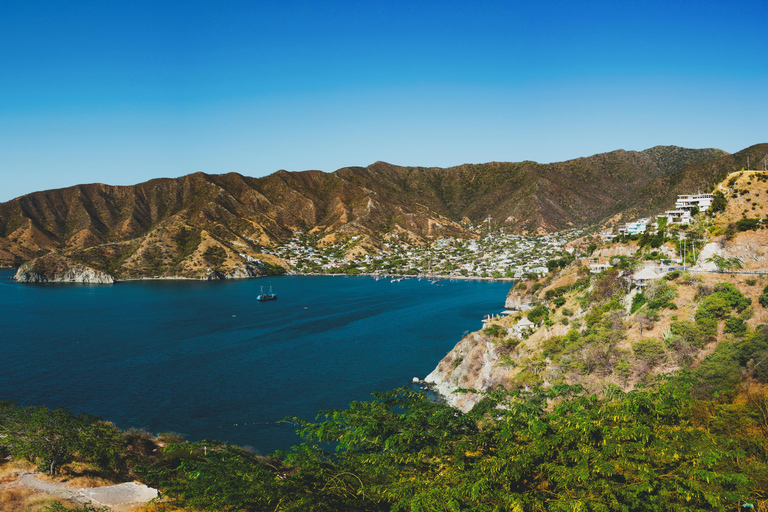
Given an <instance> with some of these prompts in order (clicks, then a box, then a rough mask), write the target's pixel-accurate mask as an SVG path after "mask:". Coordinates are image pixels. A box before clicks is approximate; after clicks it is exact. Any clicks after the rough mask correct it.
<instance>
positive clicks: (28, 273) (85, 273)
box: [14, 254, 115, 284]
mask: <svg viewBox="0 0 768 512" xmlns="http://www.w3.org/2000/svg"><path fill="white" fill-rule="evenodd" d="M14 279H16V281H18V282H20V283H84V284H113V283H114V282H115V278H114V277H112V276H111V275H109V274H107V273H106V272H102V271H100V270H96V269H93V268H91V267H88V266H86V265H83V264H81V263H76V262H73V261H71V260H69V259H68V258H65V257H63V256H60V255H57V254H48V255H46V256H43V257H41V258H35V259H34V260H32V261H30V262H28V263H25V264H24V265H22V266H21V267H19V270H18V271H17V272H16V275H15V276H14Z"/></svg>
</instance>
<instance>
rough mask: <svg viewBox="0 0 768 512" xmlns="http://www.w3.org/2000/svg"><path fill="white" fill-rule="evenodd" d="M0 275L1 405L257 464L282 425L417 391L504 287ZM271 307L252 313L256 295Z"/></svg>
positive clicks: (287, 438) (499, 299)
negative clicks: (95, 422)
mask: <svg viewBox="0 0 768 512" xmlns="http://www.w3.org/2000/svg"><path fill="white" fill-rule="evenodd" d="M10 276H12V272H11V271H9V270H0V400H12V401H15V402H17V403H19V404H25V405H26V404H41V405H47V406H54V407H55V406H67V407H70V408H71V409H72V410H74V411H85V412H88V413H91V414H96V415H99V416H101V417H103V418H105V419H107V420H110V421H112V422H114V423H115V424H117V425H118V426H119V427H121V428H128V427H137V428H144V429H147V430H149V431H151V432H163V431H173V432H180V433H183V434H185V435H186V436H187V437H188V439H191V440H198V439H203V438H212V439H220V440H224V441H229V442H232V443H236V444H240V445H249V446H252V447H254V448H256V449H257V450H259V451H260V452H262V453H269V452H272V451H274V450H275V449H286V448H288V447H290V446H291V445H292V444H295V443H296V442H297V441H299V438H298V437H296V436H295V435H294V434H293V428H292V427H291V426H290V425H287V424H278V423H277V421H278V420H280V419H282V418H285V417H286V416H300V417H303V418H306V419H313V418H314V417H315V415H316V414H317V412H318V411H320V410H323V409H329V408H343V407H345V406H346V405H347V404H349V402H351V401H352V400H367V399H369V398H371V396H370V393H371V392H372V391H387V390H390V389H393V388H395V387H398V386H404V385H408V384H409V382H410V380H411V379H412V378H413V377H415V376H416V377H420V378H423V377H425V376H426V375H427V374H428V373H429V372H430V371H432V370H433V369H434V367H435V366H436V365H437V362H438V361H439V360H440V359H441V358H442V357H443V356H444V355H445V354H446V353H447V352H448V351H449V350H450V349H451V348H453V346H454V345H455V344H456V342H457V341H458V340H459V339H460V338H461V336H462V334H463V333H464V331H467V330H477V329H479V328H480V327H481V323H480V320H481V318H482V316H483V315H485V314H488V313H491V312H498V311H500V310H501V309H502V307H503V304H504V298H505V295H506V293H507V291H508V290H509V288H510V284H509V283H486V282H472V281H464V282H455V283H451V282H447V281H443V282H441V284H442V286H436V285H431V284H429V282H427V281H417V280H416V279H411V280H405V281H402V282H399V283H391V282H390V281H389V280H382V281H374V280H373V279H372V278H370V277H349V278H346V277H278V278H270V279H251V280H237V281H223V282H200V281H152V282H147V281H142V282H129V283H119V284H116V285H113V286H89V285H71V284H47V285H22V284H17V283H16V282H15V281H11V280H9V279H7V278H8V277H10ZM270 284H271V285H272V286H273V289H274V292H275V293H277V294H278V299H277V300H276V301H272V302H264V303H259V302H256V300H255V297H256V295H257V294H258V292H259V289H260V287H262V286H265V287H267V286H269V285H270Z"/></svg>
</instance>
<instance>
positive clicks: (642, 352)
mask: <svg viewBox="0 0 768 512" xmlns="http://www.w3.org/2000/svg"><path fill="white" fill-rule="evenodd" d="M632 351H633V352H634V353H635V356H636V357H637V358H638V359H640V360H642V361H644V362H645V363H647V364H648V365H649V366H650V367H654V366H656V365H658V364H659V363H660V362H662V361H663V360H664V359H665V358H666V353H665V352H664V343H663V342H661V341H660V340H658V339H656V338H643V339H640V340H638V341H636V342H634V343H632Z"/></svg>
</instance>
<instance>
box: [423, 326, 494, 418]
mask: <svg viewBox="0 0 768 512" xmlns="http://www.w3.org/2000/svg"><path fill="white" fill-rule="evenodd" d="M507 353H508V350H507V349H505V348H504V347H503V346H502V345H498V344H495V343H494V342H493V340H492V339H491V338H490V337H488V336H486V335H485V334H483V333H482V332H481V331H479V332H473V333H471V334H468V335H466V336H465V337H464V338H463V339H462V340H461V341H460V342H459V343H457V344H456V346H455V347H454V348H453V350H451V351H450V352H449V353H448V355H446V356H445V357H444V358H443V359H442V360H441V361H440V363H439V364H438V365H437V368H435V369H434V370H433V371H432V373H430V374H429V375H427V377H426V378H425V379H424V382H426V383H427V384H429V385H430V386H431V387H432V389H434V390H435V391H437V392H438V393H440V395H442V396H443V397H444V398H445V400H446V402H447V403H448V404H450V405H452V406H454V407H456V408H458V409H461V410H462V411H464V412H467V411H469V410H470V409H472V407H474V405H475V404H476V403H477V402H479V401H480V399H481V398H482V396H481V395H480V394H475V393H454V392H455V391H456V390H457V389H474V390H486V389H492V388H495V387H496V385H498V384H499V383H501V378H502V375H503V374H504V373H506V370H505V367H504V364H503V362H502V361H501V356H503V355H505V354H507Z"/></svg>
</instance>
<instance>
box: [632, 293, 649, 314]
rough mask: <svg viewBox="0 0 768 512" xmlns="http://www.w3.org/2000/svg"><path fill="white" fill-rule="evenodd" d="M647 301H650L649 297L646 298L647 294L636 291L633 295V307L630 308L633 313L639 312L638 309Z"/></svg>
mask: <svg viewBox="0 0 768 512" xmlns="http://www.w3.org/2000/svg"><path fill="white" fill-rule="evenodd" d="M646 302H648V299H646V298H645V294H644V293H643V292H639V293H636V294H635V295H634V296H633V297H632V307H631V308H630V309H629V312H630V313H632V314H634V313H637V311H638V310H639V309H640V308H641V307H643V305H644V304H645V303H646Z"/></svg>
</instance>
